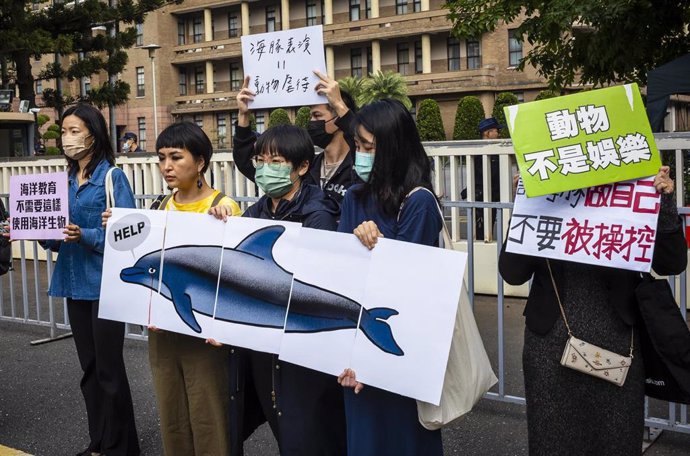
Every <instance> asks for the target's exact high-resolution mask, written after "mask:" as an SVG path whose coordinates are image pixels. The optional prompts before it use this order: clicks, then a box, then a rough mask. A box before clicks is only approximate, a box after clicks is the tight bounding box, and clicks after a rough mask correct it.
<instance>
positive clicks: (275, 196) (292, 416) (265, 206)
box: [230, 125, 346, 456]
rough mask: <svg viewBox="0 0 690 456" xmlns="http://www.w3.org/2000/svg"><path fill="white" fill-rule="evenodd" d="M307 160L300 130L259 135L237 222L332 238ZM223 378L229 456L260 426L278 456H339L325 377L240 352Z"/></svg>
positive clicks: (341, 426)
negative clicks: (246, 202)
mask: <svg viewBox="0 0 690 456" xmlns="http://www.w3.org/2000/svg"><path fill="white" fill-rule="evenodd" d="M313 159H314V145H313V144H312V142H311V139H310V138H309V135H308V134H307V132H306V131H305V130H304V129H302V128H299V127H295V126H292V125H279V126H275V127H271V128H269V129H268V130H266V132H264V133H263V134H262V135H261V136H259V138H258V139H256V142H255V144H254V148H253V151H252V162H253V164H254V167H255V168H256V175H255V179H256V184H257V185H258V186H259V187H260V188H261V189H262V190H263V192H264V193H265V195H264V196H262V197H261V198H260V199H259V201H257V202H256V203H255V204H253V205H252V206H250V207H249V208H248V209H247V210H246V211H245V213H244V214H243V217H252V218H259V219H265V220H284V221H290V222H297V223H301V224H302V226H304V227H306V228H314V229H322V230H330V231H335V229H336V216H337V205H336V204H335V202H334V201H332V200H330V199H328V198H327V197H326V195H324V193H323V192H322V191H321V189H320V188H319V187H318V186H316V185H312V184H308V183H306V182H305V181H304V177H305V175H306V174H307V172H308V170H309V165H310V164H311V162H312V160H313ZM263 279H266V278H265V277H256V280H263ZM230 370H231V373H230V382H231V387H230V388H231V394H232V397H233V400H232V401H231V402H230V413H231V414H230V416H231V418H230V422H231V428H230V434H231V437H230V440H231V443H232V446H233V448H232V452H231V456H237V455H242V454H244V452H243V447H242V445H243V442H244V440H245V438H246V437H248V436H250V435H251V434H252V432H253V431H254V429H256V427H258V426H259V425H260V424H261V423H262V422H263V421H268V423H269V425H270V427H271V430H272V431H273V435H274V436H275V438H276V440H277V441H278V447H279V449H280V454H281V456H323V455H343V454H345V451H346V450H345V412H344V405H343V394H342V388H340V387H339V386H338V385H337V384H336V383H335V382H334V381H333V377H332V376H330V375H328V374H324V373H322V372H317V371H315V370H311V369H308V368H306V367H301V366H297V365H295V364H292V363H288V362H285V361H280V360H278V356H277V355H274V354H271V353H263V352H259V351H256V350H248V349H241V348H234V349H233V351H232V353H231V355H230Z"/></svg>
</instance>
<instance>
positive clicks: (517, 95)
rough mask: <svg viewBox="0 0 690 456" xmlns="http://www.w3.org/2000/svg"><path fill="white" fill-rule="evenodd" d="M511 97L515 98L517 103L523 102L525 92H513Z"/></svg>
mask: <svg viewBox="0 0 690 456" xmlns="http://www.w3.org/2000/svg"><path fill="white" fill-rule="evenodd" d="M513 95H515V98H517V101H518V103H524V102H525V92H513Z"/></svg>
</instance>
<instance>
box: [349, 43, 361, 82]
mask: <svg viewBox="0 0 690 456" xmlns="http://www.w3.org/2000/svg"><path fill="white" fill-rule="evenodd" d="M350 68H351V71H350V75H351V76H352V77H354V78H361V77H362V49H361V48H356V49H350Z"/></svg>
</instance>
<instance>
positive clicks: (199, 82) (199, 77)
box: [194, 67, 206, 95]
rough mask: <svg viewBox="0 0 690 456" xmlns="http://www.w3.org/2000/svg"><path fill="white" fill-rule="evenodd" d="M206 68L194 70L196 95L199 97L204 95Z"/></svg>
mask: <svg viewBox="0 0 690 456" xmlns="http://www.w3.org/2000/svg"><path fill="white" fill-rule="evenodd" d="M205 85H206V84H205V81H204V67H196V68H195V69H194V93H196V94H197V95H199V94H202V93H204V86H205Z"/></svg>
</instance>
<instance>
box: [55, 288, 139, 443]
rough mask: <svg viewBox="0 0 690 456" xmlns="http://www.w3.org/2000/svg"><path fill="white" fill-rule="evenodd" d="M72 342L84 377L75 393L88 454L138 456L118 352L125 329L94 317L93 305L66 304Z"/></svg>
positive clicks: (126, 384)
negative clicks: (85, 419)
mask: <svg viewBox="0 0 690 456" xmlns="http://www.w3.org/2000/svg"><path fill="white" fill-rule="evenodd" d="M67 312H68V314H69V320H70V325H71V326H72V334H73V335H74V343H75V345H76V347H77V355H78V356H79V364H81V369H82V371H83V372H84V375H83V377H82V379H81V391H82V394H83V395H84V402H85V403H86V413H87V416H88V421H89V437H90V439H91V442H90V443H89V447H88V450H90V451H94V452H98V453H103V454H105V455H106V456H139V438H138V437H137V430H136V427H135V425H134V409H133V407H132V395H131V392H130V390H129V382H128V381H127V373H126V371H125V363H124V359H123V357H122V347H123V344H124V337H125V324H124V323H120V322H116V321H110V320H101V319H99V318H98V301H76V300H72V299H68V300H67Z"/></svg>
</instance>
